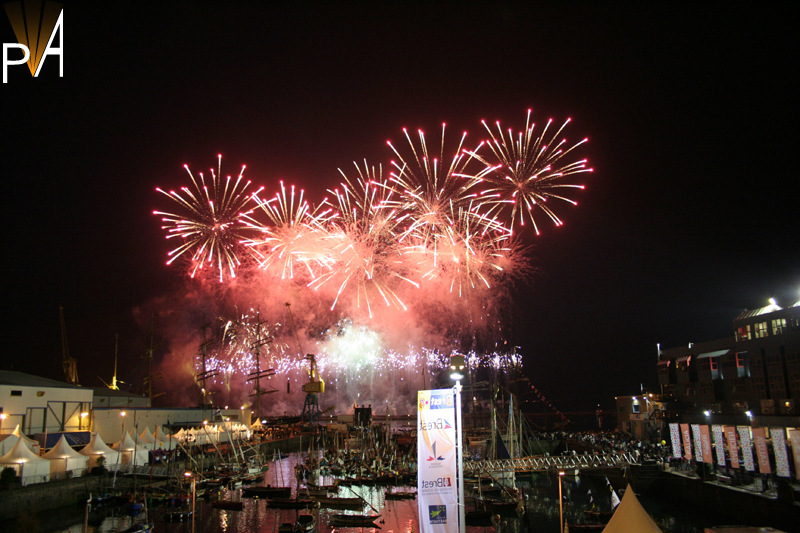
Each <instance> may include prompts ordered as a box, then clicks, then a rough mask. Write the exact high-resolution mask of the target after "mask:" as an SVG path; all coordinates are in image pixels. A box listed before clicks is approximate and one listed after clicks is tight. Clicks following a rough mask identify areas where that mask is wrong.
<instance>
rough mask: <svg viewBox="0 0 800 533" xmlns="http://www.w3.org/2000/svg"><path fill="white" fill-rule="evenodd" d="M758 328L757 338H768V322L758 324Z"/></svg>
mask: <svg viewBox="0 0 800 533" xmlns="http://www.w3.org/2000/svg"><path fill="white" fill-rule="evenodd" d="M755 326H756V338H757V339H761V338H764V337H766V336H767V323H766V322H757V323H756V324H755Z"/></svg>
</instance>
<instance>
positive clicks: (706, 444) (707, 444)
mask: <svg viewBox="0 0 800 533" xmlns="http://www.w3.org/2000/svg"><path fill="white" fill-rule="evenodd" d="M700 448H701V449H702V450H703V462H704V463H708V464H712V463H713V462H714V457H713V456H712V455H711V435H710V434H709V433H708V426H705V425H703V426H700Z"/></svg>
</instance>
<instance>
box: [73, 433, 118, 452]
mask: <svg viewBox="0 0 800 533" xmlns="http://www.w3.org/2000/svg"><path fill="white" fill-rule="evenodd" d="M78 453H80V454H81V455H97V454H101V455H106V454H115V453H117V452H116V451H115V450H112V449H111V448H109V447H108V444H106V443H105V442H104V441H103V438H102V437H101V436H100V434H99V433H94V434H93V435H92V440H91V441H89V444H87V445H86V446H84V448H83V449H82V450H81V451H79V452H78Z"/></svg>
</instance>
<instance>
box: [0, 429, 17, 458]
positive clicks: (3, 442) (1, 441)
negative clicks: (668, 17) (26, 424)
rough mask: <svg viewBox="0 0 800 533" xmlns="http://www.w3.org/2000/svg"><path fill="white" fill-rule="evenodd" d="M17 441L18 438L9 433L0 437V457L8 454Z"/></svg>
mask: <svg viewBox="0 0 800 533" xmlns="http://www.w3.org/2000/svg"><path fill="white" fill-rule="evenodd" d="M18 440H19V437H17V436H16V435H14V434H11V433H6V434H5V435H0V455H5V454H7V453H8V452H10V451H11V448H13V447H14V445H15V444H16V443H17V441H18Z"/></svg>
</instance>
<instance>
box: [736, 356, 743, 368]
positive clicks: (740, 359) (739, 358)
mask: <svg viewBox="0 0 800 533" xmlns="http://www.w3.org/2000/svg"><path fill="white" fill-rule="evenodd" d="M736 367H737V368H744V352H740V353H737V354H736Z"/></svg>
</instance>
